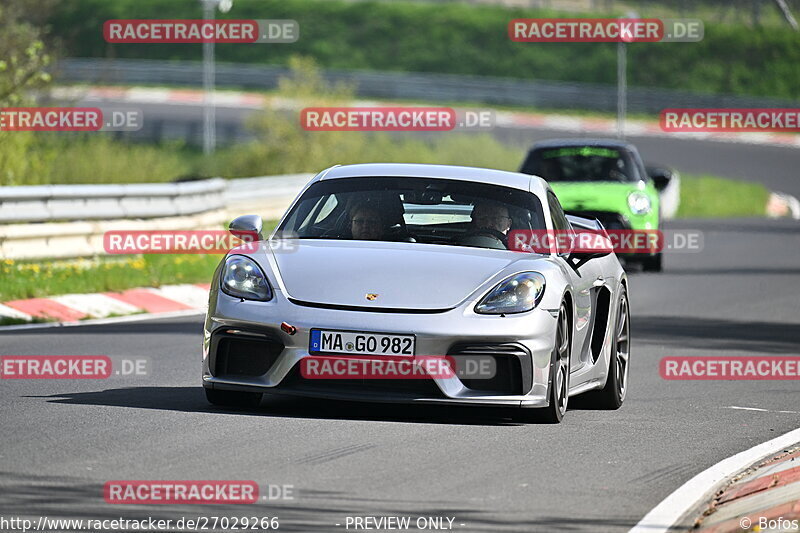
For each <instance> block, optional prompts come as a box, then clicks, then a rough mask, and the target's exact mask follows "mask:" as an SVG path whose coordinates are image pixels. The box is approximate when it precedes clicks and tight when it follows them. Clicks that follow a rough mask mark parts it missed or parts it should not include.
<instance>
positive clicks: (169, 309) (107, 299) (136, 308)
mask: <svg viewBox="0 0 800 533" xmlns="http://www.w3.org/2000/svg"><path fill="white" fill-rule="evenodd" d="M208 290H209V285H208V284H206V283H197V284H182V285H163V286H161V287H159V288H138V289H128V290H126V291H122V292H106V293H94V294H64V295H62V296H50V297H47V298H29V299H26V300H13V301H10V302H3V303H2V304H0V318H2V317H7V318H13V319H17V320H24V321H26V322H32V321H34V320H40V321H41V320H44V321H55V322H59V323H66V322H77V321H84V320H86V319H95V318H107V317H112V316H113V317H120V316H126V315H139V314H141V313H150V314H163V313H175V312H186V311H196V312H202V311H205V309H206V308H207V306H208ZM12 327H13V326H12Z"/></svg>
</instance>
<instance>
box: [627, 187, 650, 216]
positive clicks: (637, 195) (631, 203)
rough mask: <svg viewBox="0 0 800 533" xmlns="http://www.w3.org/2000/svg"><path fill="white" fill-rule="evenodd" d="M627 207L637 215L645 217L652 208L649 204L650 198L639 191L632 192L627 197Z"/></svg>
mask: <svg viewBox="0 0 800 533" xmlns="http://www.w3.org/2000/svg"><path fill="white" fill-rule="evenodd" d="M628 207H630V208H631V211H633V212H634V213H635V214H637V215H646V214H647V213H649V212H650V210H651V209H652V208H653V206H652V204H651V203H650V197H649V196H647V195H646V194H645V193H643V192H639V191H634V192H632V193H630V194H629V195H628Z"/></svg>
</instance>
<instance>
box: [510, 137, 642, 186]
mask: <svg viewBox="0 0 800 533" xmlns="http://www.w3.org/2000/svg"><path fill="white" fill-rule="evenodd" d="M520 172H522V173H524V174H535V175H537V176H541V177H543V178H544V179H546V180H547V181H551V182H557V181H615V182H624V183H627V182H634V181H638V180H639V179H640V177H639V173H638V171H637V168H636V164H635V162H634V161H633V157H631V155H630V153H628V152H627V151H626V150H619V149H616V148H610V147H602V146H565V147H549V148H535V149H533V150H531V152H530V153H529V154H528V157H527V159H526V160H525V163H523V165H522V169H521V170H520Z"/></svg>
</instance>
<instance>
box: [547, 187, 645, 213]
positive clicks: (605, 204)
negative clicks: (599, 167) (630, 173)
mask: <svg viewBox="0 0 800 533" xmlns="http://www.w3.org/2000/svg"><path fill="white" fill-rule="evenodd" d="M550 186H551V187H552V188H553V192H555V193H556V196H558V201H559V202H561V205H562V207H563V208H564V209H565V210H567V211H570V210H573V211H616V212H619V213H625V212H627V211H628V195H629V194H630V193H632V192H634V191H644V190H645V185H644V183H643V182H634V183H616V182H610V181H594V182H590V183H587V182H569V181H563V182H554V183H550Z"/></svg>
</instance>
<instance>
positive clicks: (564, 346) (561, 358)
mask: <svg viewBox="0 0 800 533" xmlns="http://www.w3.org/2000/svg"><path fill="white" fill-rule="evenodd" d="M557 331H558V333H557V334H556V339H557V346H556V365H557V366H556V368H555V370H556V376H555V378H556V379H555V387H556V402H557V404H558V410H559V411H560V412H561V414H562V415H563V414H564V413H566V412H567V399H568V397H569V390H568V388H569V330H568V323H567V313H566V310H565V309H564V307H563V306H562V307H561V313H560V314H559V319H558V330H557Z"/></svg>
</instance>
